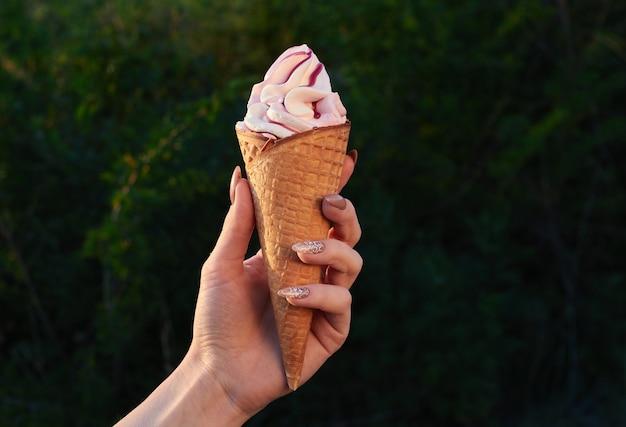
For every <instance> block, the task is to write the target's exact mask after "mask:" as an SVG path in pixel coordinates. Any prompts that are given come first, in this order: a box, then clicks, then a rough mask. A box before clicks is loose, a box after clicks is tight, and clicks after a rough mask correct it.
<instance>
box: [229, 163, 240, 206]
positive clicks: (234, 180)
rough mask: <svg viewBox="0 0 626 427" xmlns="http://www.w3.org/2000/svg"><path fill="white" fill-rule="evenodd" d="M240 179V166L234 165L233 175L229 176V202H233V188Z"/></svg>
mask: <svg viewBox="0 0 626 427" xmlns="http://www.w3.org/2000/svg"><path fill="white" fill-rule="evenodd" d="M240 179H241V168H240V167H239V166H236V167H235V170H234V171H233V175H232V176H231V177H230V187H229V191H228V195H229V196H230V204H231V205H232V204H233V203H235V188H237V183H238V182H239V180H240Z"/></svg>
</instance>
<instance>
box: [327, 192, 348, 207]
mask: <svg viewBox="0 0 626 427" xmlns="http://www.w3.org/2000/svg"><path fill="white" fill-rule="evenodd" d="M324 200H326V202H327V203H328V204H329V205H331V206H333V207H335V208H337V209H339V210H344V209H345V208H346V206H347V203H346V199H344V198H343V197H341V196H340V195H339V194H329V195H327V196H324Z"/></svg>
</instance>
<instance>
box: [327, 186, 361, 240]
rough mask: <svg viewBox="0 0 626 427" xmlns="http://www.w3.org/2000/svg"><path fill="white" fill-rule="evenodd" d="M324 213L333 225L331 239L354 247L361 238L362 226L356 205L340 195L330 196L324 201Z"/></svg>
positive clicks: (330, 233)
mask: <svg viewBox="0 0 626 427" xmlns="http://www.w3.org/2000/svg"><path fill="white" fill-rule="evenodd" d="M322 213H323V214H324V216H325V217H326V218H327V219H328V220H329V221H331V222H332V223H333V228H331V229H330V232H329V235H328V236H329V237H331V238H333V239H338V240H341V241H342V242H345V243H346V244H347V245H349V246H351V247H354V245H356V244H357V242H358V241H359V239H360V238H361V225H360V224H359V220H358V218H357V216H356V210H355V209H354V205H353V204H352V202H351V201H350V200H348V199H344V198H343V197H341V196H340V195H338V194H329V195H327V196H325V197H324V199H323V200H322Z"/></svg>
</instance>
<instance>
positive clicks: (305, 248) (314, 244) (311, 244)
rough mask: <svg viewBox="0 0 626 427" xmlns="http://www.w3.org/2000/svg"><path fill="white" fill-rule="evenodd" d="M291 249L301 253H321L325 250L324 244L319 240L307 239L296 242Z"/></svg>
mask: <svg viewBox="0 0 626 427" xmlns="http://www.w3.org/2000/svg"><path fill="white" fill-rule="evenodd" d="M291 249H292V250H294V251H295V252H298V253H300V254H319V253H320V252H322V251H323V250H324V244H323V243H322V242H318V241H313V240H307V241H304V242H298V243H294V244H293V245H292V246H291Z"/></svg>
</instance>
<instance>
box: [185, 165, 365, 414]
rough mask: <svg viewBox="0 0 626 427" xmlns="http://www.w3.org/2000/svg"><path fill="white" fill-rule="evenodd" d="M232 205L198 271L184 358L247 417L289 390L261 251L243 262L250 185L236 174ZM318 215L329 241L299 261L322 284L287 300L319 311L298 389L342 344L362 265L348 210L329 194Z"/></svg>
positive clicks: (250, 223) (249, 226)
mask: <svg viewBox="0 0 626 427" xmlns="http://www.w3.org/2000/svg"><path fill="white" fill-rule="evenodd" d="M354 165H355V163H354V159H353V158H352V157H351V156H346V162H345V164H344V170H343V171H344V173H343V176H342V180H341V187H343V185H345V183H346V182H347V180H348V179H349V177H350V175H351V174H352V171H353V170H354ZM231 200H232V206H231V209H230V211H229V213H228V215H227V217H226V220H225V223H224V228H223V231H222V234H221V235H220V238H219V240H218V242H217V244H216V247H215V250H214V251H213V253H212V254H211V256H210V257H209V259H208V260H207V261H206V263H205V264H204V267H203V269H202V276H201V284H200V294H199V297H198V305H197V308H196V316H195V320H194V338H193V342H192V345H191V350H190V351H191V352H194V353H196V354H198V355H199V356H198V357H200V358H201V359H202V360H203V361H204V363H205V365H206V366H207V368H208V369H209V371H210V372H212V375H213V376H214V378H215V379H216V381H218V383H219V384H220V386H221V387H223V388H224V389H225V390H227V392H228V394H229V395H230V396H231V398H232V400H233V403H234V404H235V405H236V406H237V407H239V408H240V409H241V411H242V412H244V413H245V414H248V415H249V416H251V415H253V414H254V413H256V412H258V411H259V410H261V409H262V408H263V407H265V406H266V405H267V404H268V403H269V402H271V401H272V400H275V399H276V398H278V397H280V396H282V395H284V394H286V393H288V391H289V389H288V388H287V384H286V380H285V374H284V371H283V365H282V357H281V353H280V347H279V344H278V336H277V333H276V326H275V323H274V315H273V311H272V305H271V302H270V295H269V290H268V284H267V279H266V274H265V267H264V263H263V258H262V256H261V254H260V252H259V253H257V254H256V255H254V256H252V257H251V258H249V259H246V260H244V258H245V255H246V252H247V250H248V244H249V241H250V237H251V235H252V232H253V229H254V209H253V205H252V196H251V193H250V188H249V186H248V182H247V181H246V180H245V179H243V178H241V174H240V171H239V169H238V168H237V169H236V170H235V172H234V174H233V179H232V181H231ZM322 212H323V214H324V216H325V217H326V218H327V219H328V220H329V221H331V222H332V223H333V224H334V226H333V228H332V229H331V230H330V232H329V237H328V238H327V239H324V240H322V241H320V242H316V243H321V244H322V245H323V248H324V249H323V250H322V251H319V252H318V251H316V252H317V253H312V252H311V251H307V250H306V249H307V248H306V245H304V246H303V247H302V249H301V251H300V252H299V253H298V256H299V258H300V259H301V260H302V262H305V263H308V264H318V265H323V266H328V267H327V273H326V275H325V277H326V280H325V283H314V284H310V285H307V286H305V287H304V288H306V289H307V290H308V296H307V297H306V298H288V301H289V302H290V303H291V304H293V305H298V306H302V307H310V308H314V309H317V310H318V311H316V312H315V313H314V317H313V322H312V325H311V333H310V334H309V341H308V343H307V347H306V348H307V350H306V354H305V360H304V366H303V370H302V378H301V381H302V383H304V382H305V381H306V380H308V379H309V378H310V377H311V376H312V375H313V374H314V373H315V372H316V371H317V370H318V369H319V368H320V367H321V365H322V364H323V363H324V362H325V361H326V360H327V359H328V357H330V356H331V355H332V354H333V353H334V352H335V351H337V350H338V349H339V348H340V347H341V345H342V344H343V343H344V342H345V340H346V338H347V335H348V330H349V327H350V308H351V302H352V297H351V294H350V292H349V289H350V287H351V286H352V284H353V283H354V281H355V279H356V277H357V275H358V274H359V272H360V271H361V266H362V263H363V261H362V259H361V257H360V255H359V254H358V253H357V252H356V251H355V250H354V249H353V247H354V245H355V244H356V243H357V242H358V240H359V239H360V237H361V228H360V226H359V222H358V219H357V216H356V212H355V209H354V206H353V205H352V203H351V202H350V201H349V200H347V199H344V198H343V197H341V196H339V195H329V196H327V197H325V198H324V200H323V202H322ZM296 248H297V246H296ZM307 252H309V253H307Z"/></svg>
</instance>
